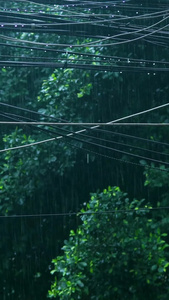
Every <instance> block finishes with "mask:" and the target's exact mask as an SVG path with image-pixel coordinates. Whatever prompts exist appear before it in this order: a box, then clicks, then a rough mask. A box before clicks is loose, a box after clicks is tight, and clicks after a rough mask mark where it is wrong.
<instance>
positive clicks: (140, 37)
mask: <svg viewBox="0 0 169 300" xmlns="http://www.w3.org/2000/svg"><path fill="white" fill-rule="evenodd" d="M168 18H169V16H168V17H166V18H164V19H162V20H160V21H159V22H157V23H155V24H153V25H151V26H148V27H146V28H144V29H142V30H141V31H146V30H147V29H150V28H152V27H154V26H156V25H157V24H159V23H161V22H163V21H165V20H167V19H168ZM168 26H169V24H167V25H165V26H163V27H161V28H158V29H156V30H154V31H152V32H149V33H147V34H145V35H142V36H139V37H137V38H134V39H130V40H125V41H121V42H115V43H109V44H103V45H102V46H106V47H107V46H114V45H121V44H125V43H130V42H134V41H137V40H140V39H143V38H145V37H147V36H150V35H152V34H154V33H156V32H159V31H160V30H162V29H164V28H166V27H168ZM131 33H133V32H131ZM134 33H135V32H134ZM120 35H121V34H119V35H117V36H120ZM117 36H116V37H117ZM0 37H1V38H2V39H5V40H9V41H14V42H20V43H29V44H34V45H44V46H46V45H47V44H48V45H50V46H57V47H71V48H72V47H88V46H90V45H92V47H98V46H100V44H98V45H95V44H94V45H93V44H92V43H96V42H102V41H103V40H104V39H103V40H99V41H95V42H90V43H85V44H80V45H70V44H54V43H41V42H33V41H28V40H21V39H17V38H12V37H7V36H4V35H2V34H1V35H0ZM108 38H114V37H113V36H112V37H108ZM108 38H106V39H108Z"/></svg>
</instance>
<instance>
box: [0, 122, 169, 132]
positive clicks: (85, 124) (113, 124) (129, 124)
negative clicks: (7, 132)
mask: <svg viewBox="0 0 169 300" xmlns="http://www.w3.org/2000/svg"><path fill="white" fill-rule="evenodd" d="M0 124H1V125H4V124H5V125H47V126H50V125H57V126H169V123H134V122H133V123H115V122H113V121H112V122H110V123H94V122H92V123H84V122H83V123H81V122H76V123H73V122H68V123H67V122H64V123H63V122H22V121H21V122H7V121H0ZM90 129H94V128H90ZM83 130H84V129H83ZM75 133H78V132H75Z"/></svg>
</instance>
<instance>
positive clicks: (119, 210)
mask: <svg viewBox="0 0 169 300" xmlns="http://www.w3.org/2000/svg"><path fill="white" fill-rule="evenodd" d="M154 210H169V206H161V207H143V208H135V209H114V210H108V211H86V212H66V213H51V214H50V213H49V214H47V213H44V214H29V215H27V214H19V215H9V216H3V215H0V218H1V219H10V218H32V217H39V218H41V217H65V216H68V217H71V216H76V217H80V216H84V215H106V214H118V213H129V212H132V213H137V214H138V213H139V212H148V211H149V212H150V211H154ZM138 216H139V217H142V215H139V214H138Z"/></svg>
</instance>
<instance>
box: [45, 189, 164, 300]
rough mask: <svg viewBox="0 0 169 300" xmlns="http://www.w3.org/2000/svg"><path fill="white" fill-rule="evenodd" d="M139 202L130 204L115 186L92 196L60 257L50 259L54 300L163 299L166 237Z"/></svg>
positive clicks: (142, 202) (147, 210)
mask: <svg viewBox="0 0 169 300" xmlns="http://www.w3.org/2000/svg"><path fill="white" fill-rule="evenodd" d="M149 208H151V207H150V206H149V205H148V204H146V203H145V201H144V200H140V201H139V200H133V201H130V200H129V198H128V197H127V194H125V193H122V192H121V191H120V189H119V188H118V187H113V188H111V187H109V188H108V189H107V190H106V189H105V190H104V191H103V192H102V193H95V194H92V196H91V200H90V201H89V203H88V204H87V205H86V209H82V210H81V212H80V214H82V215H81V220H82V225H80V226H79V227H78V228H77V230H76V231H73V230H71V232H70V235H69V240H67V241H65V245H64V246H63V248H62V249H63V256H58V257H57V258H56V259H54V260H53V263H54V270H53V271H52V274H55V275H56V277H55V282H54V283H53V285H52V287H51V291H49V297H54V298H57V299H71V300H73V299H100V300H101V299H119V300H120V299H137V300H138V299H143V298H144V299H149V298H154V299H167V297H168V295H169V289H168V269H167V268H168V266H169V262H168V255H167V252H166V248H167V247H168V245H167V243H166V242H165V240H164V237H165V236H166V234H163V233H161V232H160V228H158V226H157V225H156V220H155V219H153V218H151V214H150V213H149Z"/></svg>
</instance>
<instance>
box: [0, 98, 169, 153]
mask: <svg viewBox="0 0 169 300" xmlns="http://www.w3.org/2000/svg"><path fill="white" fill-rule="evenodd" d="M0 105H2V106H7V107H10V108H14V109H18V110H21V111H24V112H29V113H33V114H35V115H38V116H43V118H49V119H54V120H57V118H55V117H53V116H48V115H46V114H42V113H39V112H35V111H33V110H30V109H26V108H22V107H18V106H14V105H10V104H7V103H3V102H0ZM158 108H160V107H158ZM153 109H155V108H153ZM144 112H145V113H146V111H144ZM1 115H2V113H1ZM8 115H13V114H9V113H8ZM14 116H15V117H16V116H17V117H22V118H25V117H23V116H20V115H14ZM29 120H32V121H34V120H33V119H29ZM59 120H60V121H62V122H65V121H66V120H64V119H61V118H59ZM38 128H39V127H38ZM54 128H55V127H54ZM39 129H41V130H42V128H39ZM90 129H91V128H86V130H87V131H89V130H90ZM61 130H63V129H61ZM94 130H96V131H98V132H104V133H106V134H111V135H119V136H122V137H125V138H132V139H138V140H141V141H146V142H149V143H155V144H159V145H163V146H169V144H168V143H164V142H159V141H154V140H150V139H145V138H141V137H138V136H133V135H128V134H124V133H119V132H112V131H108V130H105V129H99V128H95V129H94ZM64 131H65V129H64ZM66 131H67V130H66ZM92 131H93V129H92ZM69 132H70V131H69ZM131 146H132V145H131ZM132 147H133V146H132ZM145 150H146V149H145ZM147 150H148V149H147ZM149 151H151V150H149ZM153 152H154V151H153ZM164 155H165V154H164Z"/></svg>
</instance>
